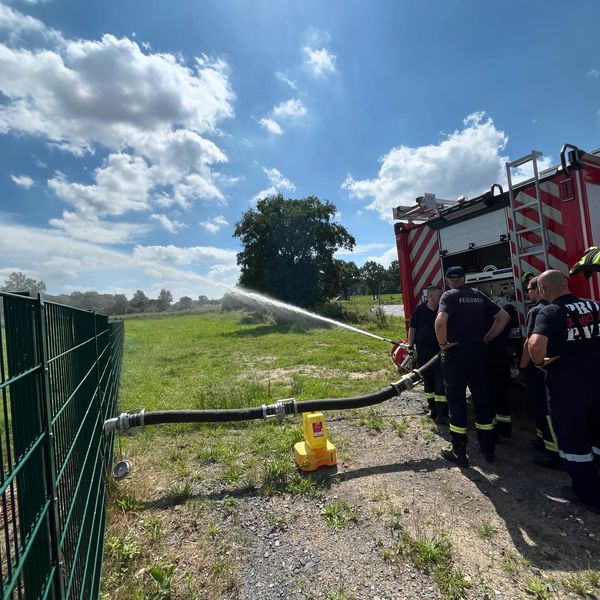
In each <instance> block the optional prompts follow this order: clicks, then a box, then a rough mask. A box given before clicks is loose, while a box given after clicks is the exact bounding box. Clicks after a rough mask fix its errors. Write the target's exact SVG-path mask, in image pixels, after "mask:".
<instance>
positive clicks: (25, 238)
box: [0, 219, 237, 297]
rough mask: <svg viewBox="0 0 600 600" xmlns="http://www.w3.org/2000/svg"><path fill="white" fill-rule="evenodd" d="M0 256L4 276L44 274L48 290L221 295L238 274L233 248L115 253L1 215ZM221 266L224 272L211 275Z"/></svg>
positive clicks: (167, 248)
mask: <svg viewBox="0 0 600 600" xmlns="http://www.w3.org/2000/svg"><path fill="white" fill-rule="evenodd" d="M90 239H92V238H90ZM0 256H10V257H11V263H10V266H9V267H4V266H3V267H2V269H0V273H3V274H4V273H6V275H5V277H7V276H8V275H9V274H10V273H11V272H12V271H22V272H24V273H26V274H27V275H28V276H30V277H35V278H36V279H43V280H44V281H45V282H46V283H47V284H48V292H49V293H50V294H57V293H63V292H67V293H69V292H70V291H73V290H85V289H96V290H98V291H100V292H103V291H110V290H118V292H119V293H125V294H127V295H128V296H131V295H132V294H133V292H134V291H135V290H136V289H143V290H146V291H147V293H153V292H152V290H154V288H155V287H156V288H157V290H158V289H160V287H166V288H167V289H170V290H171V292H172V293H173V296H174V297H181V296H184V295H187V296H192V297H196V296H198V295H199V294H206V295H208V296H210V297H220V296H222V295H223V293H224V291H226V289H227V286H228V285H232V284H234V283H235V279H236V278H237V267H236V252H235V251H234V250H226V249H221V248H214V247H195V248H177V247H176V246H141V245H139V246H136V247H135V249H134V251H133V252H118V251H116V250H113V249H110V248H106V247H105V246H102V245H99V244H97V243H94V242H91V241H89V240H87V241H86V240H79V239H73V238H71V237H66V236H65V235H64V233H63V231H59V230H51V229H38V228H34V227H26V226H23V225H19V224H16V223H7V222H6V219H5V220H3V221H2V222H0ZM182 265H186V267H185V268H181V266H182ZM221 270H222V272H223V273H229V275H228V276H227V277H221V276H219V277H218V278H217V277H215V278H211V277H210V274H211V273H213V272H214V273H219V272H221ZM157 282H160V283H161V285H159V286H158V284H157ZM157 286H158V287H157ZM107 288H110V289H107Z"/></svg>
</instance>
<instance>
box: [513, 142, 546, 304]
mask: <svg viewBox="0 0 600 600" xmlns="http://www.w3.org/2000/svg"><path fill="white" fill-rule="evenodd" d="M540 156H542V153H541V152H539V151H538V150H533V151H532V152H531V153H530V154H526V155H525V156H522V157H521V158H518V159H517V160H513V161H512V162H507V163H506V179H507V181H508V195H509V198H510V212H511V215H512V222H513V227H514V235H515V240H514V241H515V248H516V259H517V264H518V265H519V278H520V277H521V276H522V275H523V272H524V269H523V264H522V262H521V261H522V259H523V258H525V257H527V256H539V257H540V259H541V260H542V261H543V263H544V270H546V269H549V268H550V267H549V262H548V234H547V230H546V217H545V216H544V213H543V210H542V196H541V193H540V178H539V172H538V164H537V160H538V158H540ZM528 162H532V163H533V181H534V184H535V200H532V201H530V202H525V203H524V204H521V205H520V206H516V205H515V195H514V190H513V184H512V169H516V168H517V167H520V166H522V165H524V164H527V163H528ZM524 210H534V211H536V212H537V214H538V223H537V224H536V225H533V226H532V227H524V228H523V229H518V227H517V213H519V212H522V211H524ZM527 233H535V234H537V235H539V236H540V239H541V240H542V242H541V244H531V243H529V244H527V243H526V239H525V238H524V237H523V236H524V235H525V234H527ZM524 298H527V294H525V293H524Z"/></svg>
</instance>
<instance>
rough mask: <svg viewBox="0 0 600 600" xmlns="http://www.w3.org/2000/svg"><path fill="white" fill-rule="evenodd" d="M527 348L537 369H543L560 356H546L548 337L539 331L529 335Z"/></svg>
mask: <svg viewBox="0 0 600 600" xmlns="http://www.w3.org/2000/svg"><path fill="white" fill-rule="evenodd" d="M527 348H528V349H529V356H531V360H532V361H533V364H534V365H535V366H536V367H538V369H543V368H544V367H547V366H548V365H549V364H550V363H553V362H554V361H555V360H558V359H559V358H560V356H552V357H550V358H548V357H547V356H546V352H547V351H548V338H547V337H546V336H545V335H541V334H539V333H534V334H532V335H531V337H530V338H529V341H528V344H527Z"/></svg>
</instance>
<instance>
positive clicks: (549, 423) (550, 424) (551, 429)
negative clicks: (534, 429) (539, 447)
mask: <svg viewBox="0 0 600 600" xmlns="http://www.w3.org/2000/svg"><path fill="white" fill-rule="evenodd" d="M546 421H548V429H549V430H550V436H551V437H552V442H550V443H552V445H553V446H556V450H558V440H557V439H556V433H554V427H553V425H552V419H551V418H550V415H546ZM545 443H546V440H544V444H545Z"/></svg>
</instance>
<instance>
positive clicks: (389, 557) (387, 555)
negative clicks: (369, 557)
mask: <svg viewBox="0 0 600 600" xmlns="http://www.w3.org/2000/svg"><path fill="white" fill-rule="evenodd" d="M380 554H381V558H382V559H383V560H384V561H385V562H391V561H393V560H394V558H396V553H395V552H394V551H393V550H392V549H391V548H383V549H382V550H381V552H380Z"/></svg>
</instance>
